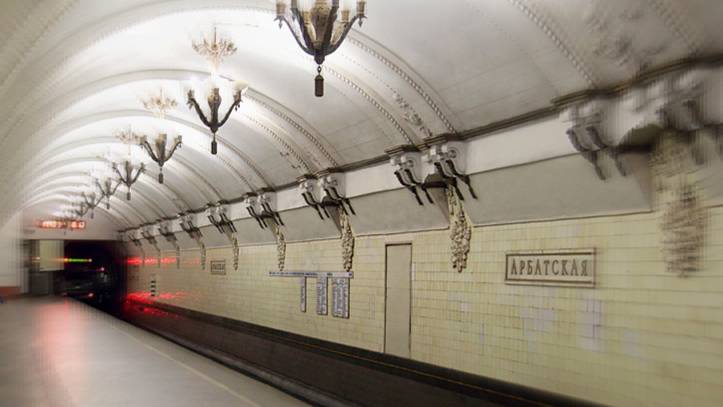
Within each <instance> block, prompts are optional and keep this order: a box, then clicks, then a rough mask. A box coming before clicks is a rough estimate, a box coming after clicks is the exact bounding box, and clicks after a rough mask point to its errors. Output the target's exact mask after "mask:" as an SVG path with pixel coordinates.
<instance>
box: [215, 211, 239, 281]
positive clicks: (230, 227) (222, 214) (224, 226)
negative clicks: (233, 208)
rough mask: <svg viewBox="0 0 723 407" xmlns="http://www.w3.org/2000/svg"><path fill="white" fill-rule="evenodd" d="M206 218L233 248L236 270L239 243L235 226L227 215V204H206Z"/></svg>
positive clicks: (234, 267)
mask: <svg viewBox="0 0 723 407" xmlns="http://www.w3.org/2000/svg"><path fill="white" fill-rule="evenodd" d="M208 220H209V221H210V222H211V224H212V225H213V226H215V227H216V230H218V233H220V234H222V235H224V236H226V238H227V239H228V241H229V243H231V246H232V248H233V269H234V270H238V260H239V244H238V238H237V237H236V226H234V224H233V221H232V220H231V218H230V217H229V215H228V206H226V205H223V204H221V203H218V204H215V205H214V204H209V205H208Z"/></svg>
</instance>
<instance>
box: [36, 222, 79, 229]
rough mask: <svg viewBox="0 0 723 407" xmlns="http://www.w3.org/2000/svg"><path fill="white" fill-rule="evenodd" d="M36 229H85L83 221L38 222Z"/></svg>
mask: <svg viewBox="0 0 723 407" xmlns="http://www.w3.org/2000/svg"><path fill="white" fill-rule="evenodd" d="M37 227H38V228H40V229H72V230H83V229H85V221H84V220H71V221H64V220H40V221H38V223H37Z"/></svg>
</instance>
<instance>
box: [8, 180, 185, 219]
mask: <svg viewBox="0 0 723 407" xmlns="http://www.w3.org/2000/svg"><path fill="white" fill-rule="evenodd" d="M51 174H52V175H51ZM68 180H77V181H74V182H73V181H68ZM58 182H68V183H70V182H73V183H74V184H76V185H86V186H87V187H88V188H92V189H95V185H89V184H88V173H87V171H77V170H76V171H72V170H71V171H61V172H60V173H52V172H50V173H48V172H46V173H44V174H43V175H41V176H40V177H39V178H36V179H34V180H33V182H32V183H29V184H26V188H25V190H24V192H22V194H23V196H33V194H34V193H38V192H41V191H42V190H43V189H46V188H47V187H49V186H51V185H53V184H55V183H58ZM144 184H145V183H144V182H143V178H140V179H139V185H144ZM29 188H34V189H32V190H30V189H29ZM150 190H151V191H152V192H154V193H160V194H161V195H162V196H163V199H161V200H159V201H158V202H165V201H168V202H170V203H172V204H173V205H174V206H175V207H176V209H177V210H178V211H179V212H184V211H187V210H189V209H191V208H192V206H191V205H189V203H188V202H186V201H185V200H184V199H183V198H182V195H181V194H178V193H177V192H176V191H174V190H173V189H172V188H171V187H169V186H168V185H166V184H164V185H162V186H160V185H155V186H153V187H151V188H150ZM168 192H170V193H171V194H172V195H169V194H168ZM178 201H180V203H179V202H178Z"/></svg>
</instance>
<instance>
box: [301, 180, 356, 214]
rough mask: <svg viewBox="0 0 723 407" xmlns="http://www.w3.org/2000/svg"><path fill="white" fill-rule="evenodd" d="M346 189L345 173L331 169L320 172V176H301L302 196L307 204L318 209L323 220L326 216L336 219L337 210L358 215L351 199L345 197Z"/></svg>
mask: <svg viewBox="0 0 723 407" xmlns="http://www.w3.org/2000/svg"><path fill="white" fill-rule="evenodd" d="M344 189H345V184H344V175H343V174H342V173H337V172H333V171H331V170H325V171H322V172H320V173H319V174H318V177H317V176H314V175H304V176H302V177H300V178H299V191H300V192H301V196H302V197H303V198H304V201H305V202H306V204H307V205H309V206H311V207H312V208H314V209H315V210H316V212H317V213H318V214H319V217H320V218H321V219H322V220H323V219H324V216H326V218H327V219H335V218H336V216H334V214H335V213H336V211H337V210H338V211H339V212H344V213H346V214H347V215H348V214H352V215H356V211H355V210H354V207H353V206H352V205H351V201H350V200H349V198H346V197H345V194H344V192H343V191H344ZM317 196H320V197H321V198H317ZM335 220H336V219H335Z"/></svg>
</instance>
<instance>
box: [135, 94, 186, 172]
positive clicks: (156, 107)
mask: <svg viewBox="0 0 723 407" xmlns="http://www.w3.org/2000/svg"><path fill="white" fill-rule="evenodd" d="M142 102H143V106H145V108H146V109H148V110H149V111H150V112H151V113H153V114H154V115H155V116H156V117H157V118H159V119H161V120H163V119H165V117H166V112H167V111H168V110H170V109H173V108H175V107H176V101H175V99H173V98H170V97H167V96H164V95H163V89H162V88H161V90H160V92H159V94H158V95H156V96H152V97H150V98H148V99H145V100H142ZM167 140H168V136H167V134H166V132H163V133H160V134H159V135H158V137H157V138H156V140H155V141H154V143H153V146H152V145H151V144H150V143H149V142H148V137H146V136H140V138H139V144H140V145H141V147H143V149H144V150H145V151H146V152H147V153H148V155H149V156H150V157H151V160H153V161H155V162H156V163H158V168H159V172H158V183H159V184H163V164H165V163H166V162H167V161H168V160H170V159H171V157H173V154H174V153H175V152H176V149H177V148H179V147H181V145H182V144H183V138H182V137H181V136H176V139H175V140H174V142H173V145H172V146H171V149H170V151H166V144H167V143H168V141H167ZM154 147H155V150H154Z"/></svg>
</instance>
